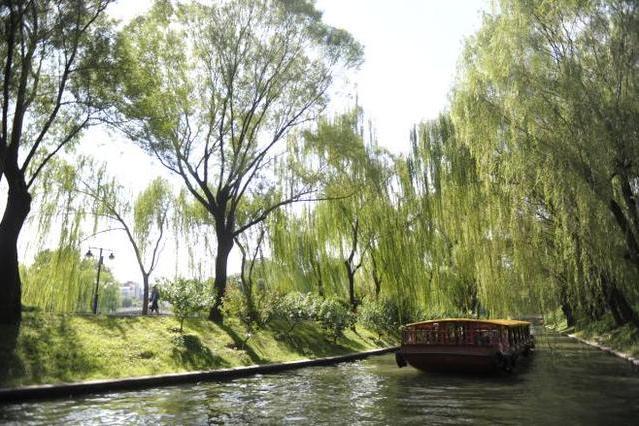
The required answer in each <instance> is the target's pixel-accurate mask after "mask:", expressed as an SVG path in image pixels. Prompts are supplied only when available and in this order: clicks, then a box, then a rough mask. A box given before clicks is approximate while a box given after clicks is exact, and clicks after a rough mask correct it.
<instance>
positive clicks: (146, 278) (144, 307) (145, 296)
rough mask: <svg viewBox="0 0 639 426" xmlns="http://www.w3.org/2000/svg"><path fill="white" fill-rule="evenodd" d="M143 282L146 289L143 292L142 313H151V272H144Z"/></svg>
mask: <svg viewBox="0 0 639 426" xmlns="http://www.w3.org/2000/svg"><path fill="white" fill-rule="evenodd" d="M142 283H143V285H144V289H143V292H142V315H148V314H149V274H145V273H142Z"/></svg>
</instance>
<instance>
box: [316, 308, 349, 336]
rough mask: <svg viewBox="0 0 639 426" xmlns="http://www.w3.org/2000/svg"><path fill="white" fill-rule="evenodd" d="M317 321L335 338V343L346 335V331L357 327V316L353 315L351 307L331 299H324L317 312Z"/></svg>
mask: <svg viewBox="0 0 639 426" xmlns="http://www.w3.org/2000/svg"><path fill="white" fill-rule="evenodd" d="M316 320H317V321H318V322H319V323H320V324H321V325H322V328H324V330H326V331H327V332H328V334H329V336H331V337H332V338H333V342H335V341H337V338H338V337H342V336H343V335H344V330H346V328H348V327H352V326H354V325H355V320H356V317H355V314H353V313H352V312H351V311H350V309H349V306H348V305H347V304H345V303H343V302H341V301H340V300H338V299H335V298H332V297H329V298H327V299H324V301H322V302H321V304H320V305H319V309H318V310H317V317H316Z"/></svg>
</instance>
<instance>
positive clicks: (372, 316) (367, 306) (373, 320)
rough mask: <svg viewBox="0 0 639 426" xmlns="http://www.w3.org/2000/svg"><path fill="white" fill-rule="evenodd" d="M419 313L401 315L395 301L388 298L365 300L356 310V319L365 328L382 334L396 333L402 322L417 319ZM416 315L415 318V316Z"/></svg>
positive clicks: (379, 334)
mask: <svg viewBox="0 0 639 426" xmlns="http://www.w3.org/2000/svg"><path fill="white" fill-rule="evenodd" d="M419 315H420V314H419V313H418V312H413V313H408V315H407V314H406V313H405V314H404V316H402V315H401V312H400V309H399V307H398V306H397V304H396V303H394V302H393V301H392V300H389V299H380V300H377V301H375V300H370V301H369V300H365V301H364V303H363V304H362V306H361V307H360V309H359V311H358V321H359V322H360V323H361V324H362V325H363V326H364V327H366V328H368V329H370V330H373V331H376V332H377V334H378V336H379V337H380V338H381V337H382V335H383V334H390V335H397V333H398V331H399V327H400V326H401V325H402V323H409V322H412V321H413V320H417V319H419ZM416 317H417V318H416Z"/></svg>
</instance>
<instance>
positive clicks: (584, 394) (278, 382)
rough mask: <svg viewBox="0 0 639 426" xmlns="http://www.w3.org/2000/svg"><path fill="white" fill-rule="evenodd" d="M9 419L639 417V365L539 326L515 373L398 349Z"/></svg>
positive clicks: (389, 421) (4, 411) (3, 415)
mask: <svg viewBox="0 0 639 426" xmlns="http://www.w3.org/2000/svg"><path fill="white" fill-rule="evenodd" d="M0 423H2V424H6V423H8V424H47V425H49V424H64V425H73V424H77V425H80V424H82V425H85V424H122V425H131V424H220V423H228V424H247V423H262V424H290V423H294V424H340V425H341V424H346V425H357V424H365V425H368V424H371V425H376V424H386V425H397V424H467V423H470V424H489V425H494V424H531V425H546V424H563V425H582V424H583V425H590V424H594V425H596V424H600V425H631V424H635V425H637V424H639V372H637V371H635V370H633V368H632V367H631V365H630V364H629V363H627V362H625V361H623V360H620V359H619V358H616V357H614V356H611V355H608V354H606V353H603V352H601V351H599V350H596V349H592V348H590V347H588V346H585V345H583V344H580V343H578V342H576V341H574V340H572V339H569V338H567V337H563V336H539V337H538V339H537V351H536V353H535V354H534V355H533V356H532V357H531V359H530V361H528V362H526V363H525V364H523V365H520V366H519V371H518V372H517V373H516V374H512V375H506V374H503V375H492V376H467V375H443V374H427V373H422V372H419V371H417V370H414V369H412V368H410V367H407V368H402V369H399V368H397V366H396V365H395V360H394V356H392V355H385V356H379V357H371V358H369V359H367V360H364V361H358V362H353V363H343V364H339V365H335V366H328V367H314V368H306V369H301V370H295V371H288V372H283V373H279V374H273V375H258V376H253V377H250V378H244V379H239V380H235V381H230V382H210V383H199V384H192V385H182V386H173V387H166V388H156V389H149V390H144V391H135V392H116V393H107V394H101V395H92V396H86V397H81V398H74V399H66V400H54V401H44V402H35V403H33V402H29V403H24V404H12V405H0Z"/></svg>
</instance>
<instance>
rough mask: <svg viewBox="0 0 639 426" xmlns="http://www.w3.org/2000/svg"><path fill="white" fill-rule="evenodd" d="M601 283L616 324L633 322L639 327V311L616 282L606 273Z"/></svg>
mask: <svg viewBox="0 0 639 426" xmlns="http://www.w3.org/2000/svg"><path fill="white" fill-rule="evenodd" d="M601 284H602V287H603V292H604V298H605V300H606V304H607V305H608V308H609V309H610V313H611V314H612V316H613V318H614V320H615V324H616V325H617V326H619V327H621V326H622V325H625V324H628V323H631V324H633V325H634V326H635V327H637V328H639V316H637V313H636V312H635V311H634V309H633V308H632V306H631V305H630V303H628V300H627V299H626V297H625V296H624V295H623V293H622V292H621V291H620V290H619V289H618V288H617V286H616V285H615V283H614V282H613V281H612V280H610V279H609V278H608V277H607V276H605V275H604V276H602V278H601Z"/></svg>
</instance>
